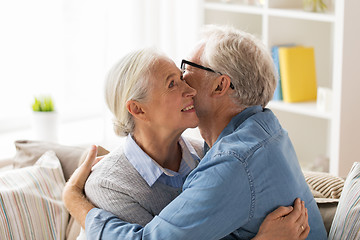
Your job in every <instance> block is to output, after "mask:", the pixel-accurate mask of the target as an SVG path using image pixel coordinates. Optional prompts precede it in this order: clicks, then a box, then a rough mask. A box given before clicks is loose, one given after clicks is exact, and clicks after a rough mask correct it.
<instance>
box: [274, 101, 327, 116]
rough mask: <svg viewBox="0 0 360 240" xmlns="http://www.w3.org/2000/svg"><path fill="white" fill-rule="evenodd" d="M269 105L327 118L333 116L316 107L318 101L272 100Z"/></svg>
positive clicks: (282, 109) (278, 108) (283, 109)
mask: <svg viewBox="0 0 360 240" xmlns="http://www.w3.org/2000/svg"><path fill="white" fill-rule="evenodd" d="M267 107H268V108H270V109H273V110H279V111H286V112H291V113H296V114H301V115H305V116H310V117H316V118H322V119H326V120H331V118H332V114H331V113H330V112H321V111H319V110H318V109H317V107H316V102H301V103H286V102H283V101H271V102H269V104H268V105H267Z"/></svg>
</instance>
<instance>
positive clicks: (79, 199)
mask: <svg viewBox="0 0 360 240" xmlns="http://www.w3.org/2000/svg"><path fill="white" fill-rule="evenodd" d="M96 155H97V147H96V146H92V147H91V149H90V151H89V153H88V155H87V157H86V159H85V161H84V162H83V163H82V164H81V165H80V166H79V167H78V168H77V169H76V170H75V172H74V173H73V175H72V176H71V177H70V179H69V181H68V182H67V183H66V185H65V187H64V190H63V195H62V198H63V201H64V204H65V207H66V208H67V209H68V211H69V212H70V214H71V215H72V216H73V217H74V218H75V220H76V221H77V222H79V223H80V224H81V226H82V227H83V228H85V219H86V215H87V213H88V212H89V211H90V210H91V209H92V208H94V207H95V206H94V205H92V204H91V203H90V202H89V201H88V200H87V199H86V197H85V194H84V186H85V182H86V180H87V178H88V177H89V175H90V173H91V168H92V167H93V166H94V165H95V164H96V163H97V162H99V161H100V160H101V159H102V157H99V158H97V157H96Z"/></svg>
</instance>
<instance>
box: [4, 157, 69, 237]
mask: <svg viewBox="0 0 360 240" xmlns="http://www.w3.org/2000/svg"><path fill="white" fill-rule="evenodd" d="M64 184H65V180H64V176H63V172H62V169H61V165H60V162H59V160H58V158H57V157H56V155H55V153H54V152H52V151H49V152H46V153H45V154H44V155H43V156H42V157H41V158H40V159H39V160H38V161H37V162H36V163H35V165H34V166H31V167H25V168H21V169H15V170H11V171H6V172H2V173H1V174H0V236H1V239H13V240H15V239H19V240H20V239H59V240H62V239H65V230H66V225H67V222H68V218H69V214H68V212H67V211H66V209H65V207H64V205H63V203H62V201H61V193H62V189H63V187H64Z"/></svg>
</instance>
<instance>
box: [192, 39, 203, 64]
mask: <svg viewBox="0 0 360 240" xmlns="http://www.w3.org/2000/svg"><path fill="white" fill-rule="evenodd" d="M204 47H205V43H204V42H200V43H198V44H197V45H196V46H195V47H194V48H193V50H192V51H191V52H190V54H189V56H188V59H189V61H192V62H199V60H200V56H201V54H202V52H203V51H204Z"/></svg>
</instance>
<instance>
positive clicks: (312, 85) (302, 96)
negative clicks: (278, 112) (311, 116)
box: [278, 46, 317, 102]
mask: <svg viewBox="0 0 360 240" xmlns="http://www.w3.org/2000/svg"><path fill="white" fill-rule="evenodd" d="M278 51H279V66H280V75H281V89H282V96H283V100H284V102H303V101H315V100H316V93H317V83H316V69H315V54H314V48H313V47H303V46H296V47H280V48H279V49H278Z"/></svg>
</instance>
